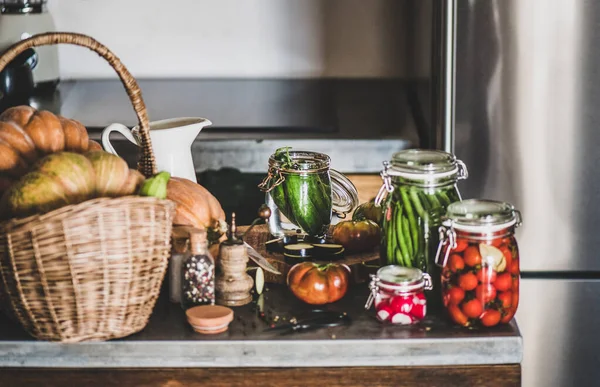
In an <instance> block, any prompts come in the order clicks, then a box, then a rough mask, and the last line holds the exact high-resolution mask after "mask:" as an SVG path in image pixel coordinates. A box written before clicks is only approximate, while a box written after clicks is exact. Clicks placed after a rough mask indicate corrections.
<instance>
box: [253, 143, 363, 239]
mask: <svg viewBox="0 0 600 387" xmlns="http://www.w3.org/2000/svg"><path fill="white" fill-rule="evenodd" d="M330 162H331V159H330V158H329V156H327V155H326V154H324V153H318V152H309V151H300V150H291V148H289V147H285V148H280V149H277V150H276V151H275V153H273V154H272V155H271V157H270V158H269V170H268V174H267V177H265V179H264V180H263V181H262V183H261V184H260V185H259V188H260V189H261V190H262V191H263V192H265V193H266V202H267V205H268V206H269V208H270V209H271V216H270V218H269V221H268V223H269V232H270V233H271V234H272V235H273V236H276V237H281V236H284V235H285V234H304V235H307V236H309V237H311V238H315V239H321V238H324V237H325V236H326V234H327V231H328V229H329V225H330V224H331V220H332V214H333V213H335V214H336V216H337V217H338V218H344V217H345V216H346V214H348V213H349V212H351V211H352V210H354V208H356V206H357V205H358V192H357V191H356V187H354V184H352V182H351V181H350V180H348V178H347V177H346V176H344V175H343V174H341V173H340V172H338V171H336V170H334V169H330V168H329V165H330Z"/></svg>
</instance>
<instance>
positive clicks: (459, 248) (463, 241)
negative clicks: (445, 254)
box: [452, 238, 469, 253]
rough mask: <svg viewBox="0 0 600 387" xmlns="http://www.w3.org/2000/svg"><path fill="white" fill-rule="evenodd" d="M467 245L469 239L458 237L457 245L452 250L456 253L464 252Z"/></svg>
mask: <svg viewBox="0 0 600 387" xmlns="http://www.w3.org/2000/svg"><path fill="white" fill-rule="evenodd" d="M467 247H469V241H468V240H466V239H462V238H458V239H457V240H456V247H455V248H454V249H452V251H453V252H455V253H462V252H463V251H465V249H466V248H467Z"/></svg>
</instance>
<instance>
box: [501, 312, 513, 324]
mask: <svg viewBox="0 0 600 387" xmlns="http://www.w3.org/2000/svg"><path fill="white" fill-rule="evenodd" d="M514 315H515V312H514V311H509V312H508V314H506V315H504V317H502V320H500V322H501V323H503V324H508V323H509V322H510V320H512V318H513V317H514Z"/></svg>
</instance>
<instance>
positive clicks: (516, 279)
mask: <svg viewBox="0 0 600 387" xmlns="http://www.w3.org/2000/svg"><path fill="white" fill-rule="evenodd" d="M512 287H513V291H515V292H516V291H518V290H519V277H518V276H515V277H513V279H512Z"/></svg>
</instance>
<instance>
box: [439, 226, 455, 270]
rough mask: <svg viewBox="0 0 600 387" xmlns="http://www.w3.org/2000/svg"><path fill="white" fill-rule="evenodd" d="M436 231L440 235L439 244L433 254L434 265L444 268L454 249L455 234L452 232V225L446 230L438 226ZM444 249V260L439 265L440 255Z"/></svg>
mask: <svg viewBox="0 0 600 387" xmlns="http://www.w3.org/2000/svg"><path fill="white" fill-rule="evenodd" d="M438 231H439V233H440V236H439V237H440V243H439V244H438V248H437V252H436V253H435V264H436V265H438V266H440V267H444V266H446V263H447V262H448V257H450V251H451V250H452V249H455V248H456V232H455V231H454V228H453V227H452V224H450V226H449V227H448V228H446V227H445V226H440V228H439V229H438ZM444 247H446V249H445V250H444V251H443V255H444V259H443V261H442V263H441V264H440V262H439V261H440V256H441V255H442V250H443V249H444Z"/></svg>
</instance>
